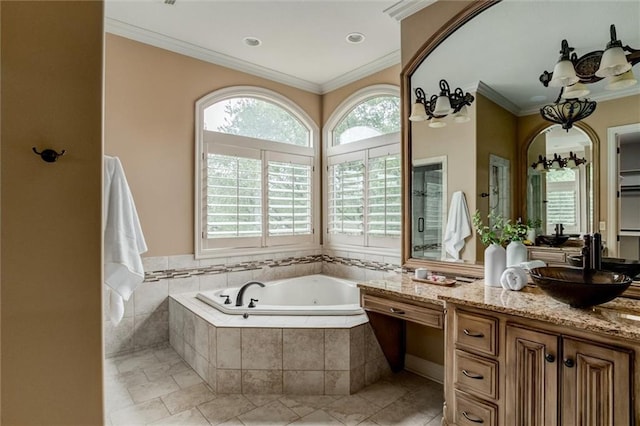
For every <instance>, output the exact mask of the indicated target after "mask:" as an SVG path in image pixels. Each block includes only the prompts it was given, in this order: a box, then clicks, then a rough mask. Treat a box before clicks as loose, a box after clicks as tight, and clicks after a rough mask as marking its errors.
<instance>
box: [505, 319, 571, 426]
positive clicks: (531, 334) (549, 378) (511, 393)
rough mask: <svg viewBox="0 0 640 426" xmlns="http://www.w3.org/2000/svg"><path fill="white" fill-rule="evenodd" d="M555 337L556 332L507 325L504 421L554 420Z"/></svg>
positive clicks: (517, 425)
mask: <svg viewBox="0 0 640 426" xmlns="http://www.w3.org/2000/svg"><path fill="white" fill-rule="evenodd" d="M558 340H559V338H558V336H556V335H552V334H547V333H543V332H540V331H533V330H528V329H524V328H520V327H516V326H511V325H508V326H507V342H506V343H507V344H506V351H507V353H506V362H507V364H506V374H507V380H506V401H507V404H506V407H507V409H506V413H505V424H506V425H509V426H556V425H557V424H558V396H557V395H558V361H557V357H558Z"/></svg>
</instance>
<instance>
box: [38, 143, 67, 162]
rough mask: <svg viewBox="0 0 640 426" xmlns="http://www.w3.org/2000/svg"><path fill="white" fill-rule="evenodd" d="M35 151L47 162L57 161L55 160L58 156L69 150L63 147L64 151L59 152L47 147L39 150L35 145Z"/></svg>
mask: <svg viewBox="0 0 640 426" xmlns="http://www.w3.org/2000/svg"><path fill="white" fill-rule="evenodd" d="M33 152H35V153H36V154H37V155H39V156H40V158H42V159H43V160H44V161H46V162H47V163H55V161H56V160H57V159H58V157H62V156H63V155H64V153H65V152H67V151H66V150H64V149H63V150H62V152H60V153H57V152H56V151H54V150H53V149H45V150H44V151H42V152H38V150H37V149H36V147H35V146H34V147H33Z"/></svg>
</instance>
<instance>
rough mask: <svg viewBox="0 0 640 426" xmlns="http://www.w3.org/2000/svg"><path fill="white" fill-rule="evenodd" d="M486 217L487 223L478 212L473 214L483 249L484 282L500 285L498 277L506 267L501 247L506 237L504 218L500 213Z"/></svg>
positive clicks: (505, 253) (504, 252)
mask: <svg viewBox="0 0 640 426" xmlns="http://www.w3.org/2000/svg"><path fill="white" fill-rule="evenodd" d="M487 218H488V219H489V225H485V224H484V223H483V222H482V217H481V216H480V212H479V211H476V212H475V214H474V215H473V226H474V227H475V228H476V232H477V233H478V236H479V237H480V241H482V244H484V245H485V246H486V248H485V250H484V284H485V285H487V286H491V287H500V286H501V285H500V277H501V276H502V272H503V271H504V270H505V269H506V267H507V252H506V250H505V249H504V247H503V244H504V243H505V241H506V239H507V235H506V233H505V232H504V226H505V219H504V218H503V217H502V216H501V215H497V214H494V213H490V214H489V215H488V216H487Z"/></svg>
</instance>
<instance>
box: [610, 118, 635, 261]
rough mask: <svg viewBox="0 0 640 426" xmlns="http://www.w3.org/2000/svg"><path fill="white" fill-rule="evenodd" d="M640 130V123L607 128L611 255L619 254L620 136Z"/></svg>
mask: <svg viewBox="0 0 640 426" xmlns="http://www.w3.org/2000/svg"><path fill="white" fill-rule="evenodd" d="M635 132H640V123H635V124H627V125H624V126H616V127H609V128H608V129H607V224H606V226H607V250H608V254H607V255H608V256H609V257H617V256H618V206H619V205H620V203H619V200H618V189H619V185H620V182H619V176H620V172H619V170H618V138H619V136H620V135H624V134H627V133H635Z"/></svg>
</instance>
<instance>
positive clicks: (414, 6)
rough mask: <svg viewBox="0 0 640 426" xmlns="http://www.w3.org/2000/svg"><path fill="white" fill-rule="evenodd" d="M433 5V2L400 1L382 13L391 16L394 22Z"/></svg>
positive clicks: (426, 0)
mask: <svg viewBox="0 0 640 426" xmlns="http://www.w3.org/2000/svg"><path fill="white" fill-rule="evenodd" d="M433 3H435V0H400V1H399V2H397V3H394V4H393V5H391V6H389V7H388V8H386V9H385V10H384V13H386V14H387V15H389V16H391V17H392V18H393V19H395V20H396V21H402V20H403V19H404V18H406V17H408V16H411V15H413V14H414V13H416V12H419V11H421V10H422V9H424V8H425V7H427V6H429V5H431V4H433Z"/></svg>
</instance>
